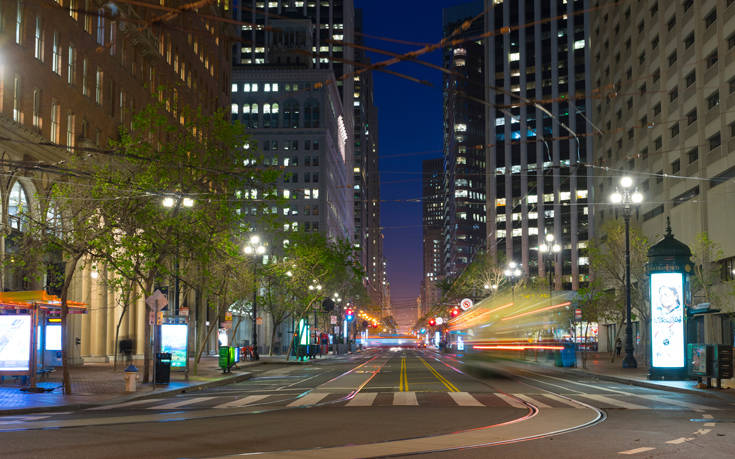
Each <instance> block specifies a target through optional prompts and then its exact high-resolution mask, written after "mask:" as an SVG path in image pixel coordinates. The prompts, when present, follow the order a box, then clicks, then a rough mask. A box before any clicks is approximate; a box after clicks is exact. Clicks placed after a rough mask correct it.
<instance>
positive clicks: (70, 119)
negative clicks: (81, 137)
mask: <svg viewBox="0 0 735 459" xmlns="http://www.w3.org/2000/svg"><path fill="white" fill-rule="evenodd" d="M75 121H76V117H75V116H74V114H73V113H72V112H69V113H67V115H66V149H67V150H68V151H72V150H74V146H75V144H76V142H75V140H74V123H75Z"/></svg>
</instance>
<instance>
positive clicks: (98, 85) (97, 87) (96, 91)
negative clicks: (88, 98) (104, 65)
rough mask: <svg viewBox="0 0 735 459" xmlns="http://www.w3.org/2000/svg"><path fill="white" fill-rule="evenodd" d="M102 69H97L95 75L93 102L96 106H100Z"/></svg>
mask: <svg viewBox="0 0 735 459" xmlns="http://www.w3.org/2000/svg"><path fill="white" fill-rule="evenodd" d="M103 76H104V75H103V73H102V69H101V68H100V67H97V73H96V75H95V87H94V100H95V102H97V104H98V105H102V83H103V81H102V78H103Z"/></svg>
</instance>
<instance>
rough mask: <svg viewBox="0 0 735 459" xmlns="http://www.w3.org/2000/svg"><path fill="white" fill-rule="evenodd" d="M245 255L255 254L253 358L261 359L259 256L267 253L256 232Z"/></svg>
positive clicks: (251, 237)
mask: <svg viewBox="0 0 735 459" xmlns="http://www.w3.org/2000/svg"><path fill="white" fill-rule="evenodd" d="M243 250H244V252H245V255H252V256H253V360H260V356H259V355H258V279H257V277H256V276H257V269H258V258H261V259H262V257H263V255H264V254H265V250H266V249H265V245H263V244H261V243H260V237H259V236H258V235H256V234H254V235H252V236H250V240H249V241H248V243H247V245H246V246H245V248H244V249H243Z"/></svg>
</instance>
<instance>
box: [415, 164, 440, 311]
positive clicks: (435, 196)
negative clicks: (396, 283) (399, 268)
mask: <svg viewBox="0 0 735 459" xmlns="http://www.w3.org/2000/svg"><path fill="white" fill-rule="evenodd" d="M422 167H423V170H422V177H423V178H422V225H421V226H422V252H423V257H422V258H423V269H422V276H421V296H420V298H421V301H420V304H421V308H422V309H425V310H428V308H430V307H432V306H434V304H436V302H437V301H438V300H439V291H438V288H437V287H436V285H435V282H436V281H437V280H438V279H440V277H441V273H442V223H443V218H444V210H443V209H444V205H443V204H444V160H443V159H442V158H436V159H427V160H424V161H423V162H422Z"/></svg>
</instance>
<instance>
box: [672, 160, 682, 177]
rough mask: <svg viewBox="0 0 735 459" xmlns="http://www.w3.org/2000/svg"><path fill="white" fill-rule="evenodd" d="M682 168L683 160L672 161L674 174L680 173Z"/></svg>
mask: <svg viewBox="0 0 735 459" xmlns="http://www.w3.org/2000/svg"><path fill="white" fill-rule="evenodd" d="M680 170H681V160H678V159H677V160H676V161H674V162H673V163H671V173H672V174H678V173H679V171H680Z"/></svg>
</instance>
